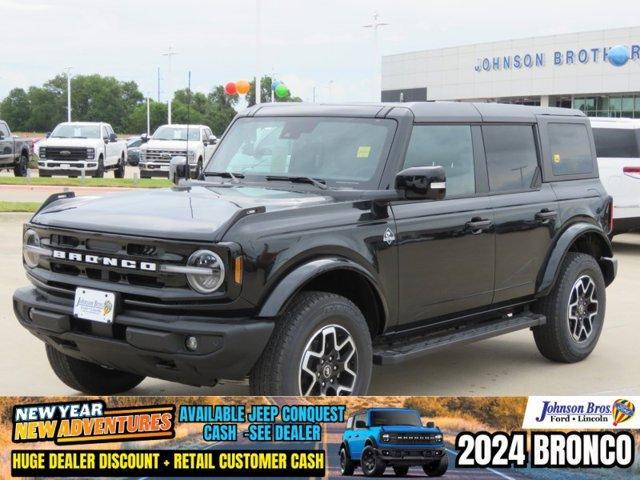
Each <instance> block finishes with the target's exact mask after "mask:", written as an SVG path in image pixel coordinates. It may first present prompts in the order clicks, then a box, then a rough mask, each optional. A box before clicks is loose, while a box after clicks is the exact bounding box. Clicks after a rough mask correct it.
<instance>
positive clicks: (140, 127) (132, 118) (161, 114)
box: [123, 100, 167, 134]
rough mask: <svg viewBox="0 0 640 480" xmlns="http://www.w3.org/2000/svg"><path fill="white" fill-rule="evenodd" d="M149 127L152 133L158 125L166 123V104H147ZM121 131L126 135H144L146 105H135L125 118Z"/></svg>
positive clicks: (145, 128)
mask: <svg viewBox="0 0 640 480" xmlns="http://www.w3.org/2000/svg"><path fill="white" fill-rule="evenodd" d="M149 117H150V122H149V123H150V127H151V132H150V133H153V132H154V131H155V130H156V128H158V127H159V126H160V125H164V124H165V123H167V104H166V103H164V102H155V101H153V100H151V101H150V103H149ZM123 131H125V132H127V133H136V134H137V133H146V131H147V103H146V102H144V103H141V104H139V105H136V106H135V107H134V108H133V110H132V112H131V113H130V114H129V116H128V117H127V121H126V124H125V127H124V129H123Z"/></svg>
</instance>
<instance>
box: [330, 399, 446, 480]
mask: <svg viewBox="0 0 640 480" xmlns="http://www.w3.org/2000/svg"><path fill="white" fill-rule="evenodd" d="M416 466H421V467H422V469H423V470H424V473H426V474H427V475H428V476H429V477H440V476H442V475H444V474H445V472H446V471H447V467H448V466H449V457H448V456H447V452H446V450H445V446H444V441H443V438H442V432H441V431H440V429H439V428H438V427H437V426H435V424H434V423H433V422H428V423H427V425H426V426H423V425H422V420H421V419H420V415H419V414H418V412H416V411H415V410H411V409H408V408H369V409H367V410H363V411H360V412H357V413H355V414H353V415H352V416H351V417H349V420H348V421H347V428H346V430H345V431H344V433H343V435H342V444H341V445H340V469H341V471H342V475H353V472H354V471H355V469H356V468H357V467H360V468H361V469H362V472H363V473H364V474H365V475H366V476H367V477H378V476H380V475H382V474H384V471H385V469H386V468H387V467H393V471H394V472H395V474H396V475H398V476H403V475H407V473H409V468H410V467H416Z"/></svg>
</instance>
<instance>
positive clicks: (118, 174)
mask: <svg viewBox="0 0 640 480" xmlns="http://www.w3.org/2000/svg"><path fill="white" fill-rule="evenodd" d="M124 164H125V162H124V156H123V157H122V158H121V159H120V161H119V162H118V165H116V168H115V170H114V171H113V176H114V177H115V178H124Z"/></svg>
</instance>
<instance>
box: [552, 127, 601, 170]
mask: <svg viewBox="0 0 640 480" xmlns="http://www.w3.org/2000/svg"><path fill="white" fill-rule="evenodd" d="M548 132H549V148H550V153H551V170H552V172H553V174H554V175H585V174H589V173H593V157H592V155H591V141H590V140H589V132H588V130H587V126H586V125H585V124H582V123H549V125H548Z"/></svg>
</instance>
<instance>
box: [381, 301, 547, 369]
mask: <svg viewBox="0 0 640 480" xmlns="http://www.w3.org/2000/svg"><path fill="white" fill-rule="evenodd" d="M546 321H547V319H546V317H545V316H544V315H539V314H536V313H531V312H526V313H523V314H520V315H518V316H514V317H510V318H503V319H501V320H494V321H491V322H485V323H483V324H481V325H474V326H470V327H464V328H458V329H456V330H447V331H446V332H444V333H440V334H433V335H431V336H429V337H425V336H421V337H420V338H418V339H415V338H409V339H403V340H399V341H396V342H392V343H386V344H381V345H374V348H373V363H375V364H376V365H394V364H396V363H400V362H404V361H407V360H412V359H414V358H417V357H420V356H422V355H425V354H427V353H431V352H435V351H437V350H441V349H443V348H447V347H450V346H453V345H461V344H464V343H470V342H476V341H478V340H484V339H487V338H491V337H495V336H498V335H502V334H505V333H511V332H515V331H516V330H522V329H524V328H530V327H535V326H538V325H544V324H545V323H546Z"/></svg>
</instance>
